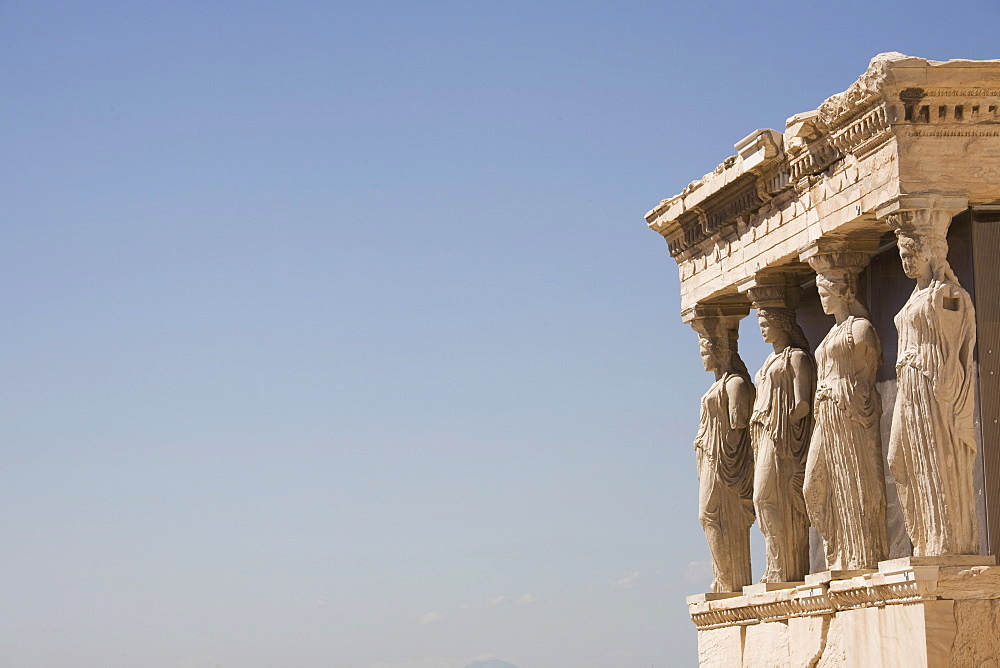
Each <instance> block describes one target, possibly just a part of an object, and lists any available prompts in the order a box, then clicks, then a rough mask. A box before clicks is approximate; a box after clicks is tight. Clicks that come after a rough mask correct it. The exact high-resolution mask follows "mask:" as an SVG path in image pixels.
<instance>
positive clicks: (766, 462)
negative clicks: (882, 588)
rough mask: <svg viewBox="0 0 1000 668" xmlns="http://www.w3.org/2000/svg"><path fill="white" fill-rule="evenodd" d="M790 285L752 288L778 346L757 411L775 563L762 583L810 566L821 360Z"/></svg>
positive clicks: (757, 451) (757, 489)
mask: <svg viewBox="0 0 1000 668" xmlns="http://www.w3.org/2000/svg"><path fill="white" fill-rule="evenodd" d="M788 292H789V290H788V288H786V287H785V286H783V285H774V286H759V287H754V288H750V289H749V290H748V295H749V296H750V298H751V299H752V300H753V303H754V306H755V307H756V308H757V318H758V320H759V322H760V330H761V335H762V336H763V337H764V341H766V342H767V343H770V344H772V345H773V346H774V352H772V353H771V354H770V355H768V357H767V359H766V360H765V361H764V365H763V366H762V367H761V368H760V371H758V372H757V378H756V382H757V400H756V401H755V402H754V407H753V413H752V414H751V416H750V433H751V438H752V442H753V449H754V463H755V465H754V495H753V500H754V507H755V508H756V510H757V517H758V519H759V520H760V530H761V532H762V533H763V534H764V545H765V549H766V555H767V564H766V567H765V570H764V575H763V577H762V578H761V582H798V581H801V580H803V579H804V578H805V575H806V574H807V573H808V572H809V516H808V514H807V512H806V504H805V499H804V497H803V494H802V487H803V484H804V481H805V470H806V455H807V453H808V451H809V437H810V435H811V434H812V427H813V416H812V403H813V392H814V390H815V384H816V367H815V363H814V362H813V358H812V355H810V354H809V344H808V342H807V341H806V337H805V334H804V333H803V332H802V328H801V327H799V325H798V323H797V322H796V321H795V309H794V308H788V307H787V305H788V304H790V303H793V300H791V299H789V298H788Z"/></svg>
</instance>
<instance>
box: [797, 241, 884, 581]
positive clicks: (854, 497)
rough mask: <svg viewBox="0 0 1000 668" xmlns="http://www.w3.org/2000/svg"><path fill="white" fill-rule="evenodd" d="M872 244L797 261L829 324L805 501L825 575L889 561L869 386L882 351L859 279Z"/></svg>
mask: <svg viewBox="0 0 1000 668" xmlns="http://www.w3.org/2000/svg"><path fill="white" fill-rule="evenodd" d="M877 248H878V240H877V239H873V238H869V239H862V240H847V239H820V240H818V241H816V242H814V243H813V244H812V245H810V246H808V247H807V248H805V249H803V250H802V251H801V252H800V254H799V256H800V258H801V259H803V260H805V261H807V262H808V263H809V266H811V267H812V268H813V269H814V270H815V271H816V287H817V289H818V290H819V296H820V301H821V302H822V305H823V311H824V312H826V313H828V314H830V315H832V316H834V318H835V320H836V324H834V326H833V327H832V328H831V329H830V331H829V332H828V333H827V335H826V336H825V337H824V338H823V341H822V342H821V343H820V344H819V347H818V348H817V349H816V368H817V376H816V395H815V398H814V402H813V414H814V425H813V435H812V440H811V441H810V446H809V455H808V457H807V461H806V471H805V486H804V490H803V493H804V496H805V502H806V509H807V511H808V513H809V518H810V520H811V521H812V524H813V526H815V527H816V529H817V530H818V531H819V533H820V535H821V536H822V537H823V542H824V551H825V555H826V567H827V569H828V570H832V571H852V570H867V569H874V568H876V567H877V566H878V562H879V561H880V560H882V559H885V558H886V557H887V556H888V555H887V552H888V548H887V540H886V500H885V479H884V477H883V474H884V468H883V463H882V442H881V436H880V434H879V419H880V417H881V414H882V401H881V397H880V396H879V392H878V390H877V389H876V387H875V380H876V373H877V371H878V368H879V366H880V365H881V359H882V350H881V344H880V342H879V338H878V335H877V334H876V332H875V328H874V327H873V326H872V323H871V320H870V316H869V313H868V309H867V307H866V306H865V305H864V303H863V302H862V301H861V299H860V297H859V295H858V273H859V272H860V271H861V269H863V268H864V267H865V266H866V265H867V264H868V261H869V259H870V258H871V256H872V254H873V253H874V251H875V250H876V249H877Z"/></svg>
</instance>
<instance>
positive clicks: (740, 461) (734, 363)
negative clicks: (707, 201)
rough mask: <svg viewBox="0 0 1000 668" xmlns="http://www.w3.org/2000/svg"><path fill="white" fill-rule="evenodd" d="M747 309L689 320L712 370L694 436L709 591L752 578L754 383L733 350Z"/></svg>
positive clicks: (733, 586) (738, 585)
mask: <svg viewBox="0 0 1000 668" xmlns="http://www.w3.org/2000/svg"><path fill="white" fill-rule="evenodd" d="M745 314H746V311H745V310H744V312H743V314H742V315H732V314H728V315H723V314H720V313H718V312H716V313H714V314H712V315H704V312H702V313H701V314H699V313H696V315H695V317H694V318H693V319H692V320H691V326H692V327H693V328H694V329H695V331H697V332H698V339H699V346H700V348H701V354H702V360H703V362H704V364H705V369H706V371H714V372H715V376H716V380H715V382H714V383H713V384H712V386H711V387H710V388H709V390H708V392H706V393H705V396H703V397H702V399H701V419H700V424H699V426H698V434H697V436H696V437H695V440H694V449H695V456H696V460H697V465H698V481H699V497H698V516H699V520H700V521H701V525H702V527H703V528H704V530H705V537H706V539H707V540H708V548H709V552H710V553H711V557H712V570H713V574H714V577H713V581H712V591H713V592H739V591H741V590H742V588H743V586H744V585H748V584H750V583H751V578H752V575H751V570H750V526H751V525H752V524H753V522H754V511H753V501H752V497H753V453H752V450H751V445H750V438H749V437H750V434H749V429H748V428H747V418H748V416H749V412H750V407H751V406H752V405H753V398H754V388H753V384H752V383H751V382H750V376H749V374H748V373H747V370H746V366H745V365H744V364H743V362H742V360H740V357H739V354H738V352H737V338H738V336H739V320H740V318H741V317H743V315H745Z"/></svg>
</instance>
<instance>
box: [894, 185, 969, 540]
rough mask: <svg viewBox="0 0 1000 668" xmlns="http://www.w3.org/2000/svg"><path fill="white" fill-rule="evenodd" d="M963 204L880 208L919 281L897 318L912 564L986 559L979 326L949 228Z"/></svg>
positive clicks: (900, 451)
mask: <svg viewBox="0 0 1000 668" xmlns="http://www.w3.org/2000/svg"><path fill="white" fill-rule="evenodd" d="M967 206H968V200H967V198H966V197H964V196H949V195H901V196H900V197H899V198H898V199H897V200H896V201H894V202H891V203H890V204H889V205H887V206H885V207H882V208H881V209H880V210H879V211H878V212H877V213H878V214H879V215H880V216H883V217H884V218H885V220H886V222H888V223H889V226H890V227H892V229H893V231H894V232H895V233H896V237H897V241H898V247H899V255H900V258H901V259H902V262H903V271H904V272H905V273H906V275H907V276H908V277H910V278H912V279H914V280H915V281H916V285H915V286H914V288H913V292H912V293H911V294H910V297H909V299H908V300H907V302H906V304H905V305H904V306H903V308H902V309H901V310H900V311H899V313H898V314H897V315H896V318H895V322H896V329H897V331H898V333H899V352H898V354H897V358H896V379H897V381H896V382H897V394H896V404H895V407H894V409H893V415H892V430H891V432H890V437H889V469H890V471H891V472H892V475H893V477H894V478H895V479H896V487H897V489H898V490H899V498H900V504H901V506H902V509H903V518H904V521H905V523H906V531H907V533H908V534H909V536H910V540H911V541H912V542H913V553H914V555H915V556H940V555H969V554H978V553H979V528H978V522H977V518H976V498H975V489H974V484H973V466H974V464H975V460H976V449H977V446H976V437H975V427H974V412H975V391H976V389H975V386H976V378H975V367H974V365H973V351H974V349H975V345H976V318H975V310H974V308H973V305H972V299H971V298H970V297H969V293H968V292H966V291H965V289H963V288H962V286H961V285H960V284H959V282H958V279H957V278H956V276H955V273H954V272H953V271H952V269H951V266H950V265H949V264H948V242H947V234H948V228H949V226H950V225H951V219H952V217H953V216H954V215H955V214H957V213H959V212H961V211H964V210H965V209H966V208H967Z"/></svg>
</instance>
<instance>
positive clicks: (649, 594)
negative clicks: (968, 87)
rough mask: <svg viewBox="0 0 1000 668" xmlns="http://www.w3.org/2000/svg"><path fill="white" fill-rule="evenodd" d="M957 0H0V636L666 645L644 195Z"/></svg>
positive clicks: (689, 510) (679, 517)
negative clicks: (0, 313) (751, 0)
mask: <svg viewBox="0 0 1000 668" xmlns="http://www.w3.org/2000/svg"><path fill="white" fill-rule="evenodd" d="M946 10H947V8H946V7H943V6H942V5H940V4H939V3H934V4H932V3H920V2H916V3H915V2H905V3H904V2H886V3H877V4H868V3H860V2H843V3H838V4H837V5H836V6H834V5H830V4H824V3H791V2H787V3H786V2H774V3H759V4H756V5H747V4H745V3H736V2H712V3H669V2H658V3H657V2H648V3H644V2H627V3H586V2H580V3H554V2H540V3H519V2H508V3H487V2H412V3H403V2H395V3H390V2H372V3H364V4H362V3H296V2H280V3H278V2H274V3H266V2H245V3H235V2H171V3H156V2H146V3H124V2H122V3H104V2H73V3H51V2H39V1H35V2H13V1H9V0H8V1H6V2H3V3H0V88H2V90H3V91H4V95H3V96H2V99H0V123H2V127H3V128H4V133H3V135H4V137H3V140H2V146H3V154H4V158H5V159H4V160H3V161H0V189H2V192H3V197H2V198H0V201H2V204H0V206H2V211H3V216H2V220H3V228H2V230H3V242H2V243H0V303H2V304H3V306H4V311H5V316H6V317H5V318H4V319H3V324H2V326H0V337H2V340H3V342H4V350H5V354H3V355H0V379H2V380H0V443H2V446H3V449H2V452H3V464H2V466H0V487H2V489H3V490H4V491H3V495H2V503H0V526H2V533H3V535H4V536H5V539H4V540H3V545H4V548H3V549H2V550H0V572H3V573H4V574H5V576H4V577H3V578H0V583H2V585H0V596H2V597H3V599H4V602H5V604H4V606H3V609H4V612H0V664H2V665H5V666H8V665H9V666H15V667H19V666H33V667H45V666H52V667H62V666H102V667H109V668H112V667H118V666H121V667H123V668H124V667H126V666H127V667H133V666H140V665H141V666H151V667H159V666H163V667H171V668H173V667H177V668H181V667H183V668H202V667H209V666H224V667H227V668H228V667H240V668H245V667H249V668H254V667H258V666H260V667H263V666H293V665H294V666H350V667H354V666H357V667H362V668H374V667H376V666H377V667H379V668H462V666H465V665H466V664H467V663H469V662H471V661H473V660H476V659H483V658H499V659H504V660H507V661H510V662H511V663H513V664H515V665H517V666H518V668H541V667H551V666H555V667H560V666H574V667H587V666H593V667H595V668H596V667H607V666H610V667H617V666H623V667H625V666H650V665H652V666H656V667H660V666H668V665H690V664H691V663H692V662H693V661H694V657H695V654H696V649H695V633H694V628H693V626H692V625H691V623H690V621H689V620H688V618H687V615H686V608H685V605H684V596H685V595H687V594H690V593H695V592H698V591H704V589H705V588H706V587H707V585H708V580H709V578H708V575H707V571H706V562H707V549H706V548H705V545H704V538H703V535H702V533H701V530H700V527H699V525H698V523H697V519H696V481H695V472H694V457H693V453H692V450H691V445H690V443H691V439H692V437H693V435H694V431H695V428H696V425H697V410H698V400H699V397H700V395H701V393H702V392H704V390H705V389H706V388H707V387H708V385H709V384H710V382H711V377H710V376H709V375H708V374H706V373H705V372H704V371H702V370H701V368H700V360H699V357H698V354H697V346H696V339H695V335H694V333H693V332H692V331H691V330H690V329H689V328H688V327H687V326H685V325H683V324H681V322H680V320H679V317H678V304H679V299H678V283H677V274H676V267H675V265H674V263H673V261H672V260H671V259H670V257H669V255H668V254H667V248H666V245H665V244H664V243H663V242H662V240H661V239H659V238H658V237H657V236H656V235H655V234H654V233H652V232H650V231H649V230H647V229H646V227H645V223H644V221H643V218H642V216H643V214H644V213H645V212H646V211H647V210H648V209H650V208H651V207H652V206H653V205H655V204H656V203H657V202H658V201H659V200H660V199H662V198H663V197H667V196H670V195H672V194H674V193H676V192H678V191H679V190H680V189H681V188H683V187H684V186H685V185H686V184H687V183H688V182H690V181H692V180H695V179H697V178H700V176H701V175H702V174H703V173H705V172H707V171H710V170H711V169H713V168H714V167H715V165H716V164H718V163H719V162H721V161H722V160H723V159H724V158H725V157H727V156H728V155H730V154H732V153H733V148H732V145H733V144H734V143H735V142H737V141H738V140H739V139H741V138H742V137H744V136H746V135H747V134H749V133H750V132H751V131H753V130H755V129H757V128H762V127H771V128H776V129H779V130H781V129H783V125H784V120H785V118H787V117H788V116H791V115H792V114H794V113H797V112H800V111H806V110H809V109H813V108H815V107H816V106H817V105H818V104H819V103H820V102H822V101H823V99H824V98H825V97H827V96H829V95H831V94H834V93H836V92H839V91H841V90H843V89H844V88H846V87H847V86H848V85H850V83H851V82H852V81H853V80H854V79H855V78H857V76H859V75H860V74H861V73H862V72H863V71H864V69H865V67H866V66H867V63H868V60H869V59H870V58H871V57H872V56H874V55H875V54H877V53H879V52H882V51H893V50H895V51H901V52H904V53H907V54H909V55H914V56H921V57H925V58H934V59H948V58H973V59H978V58H991V57H1000V52H997V51H996V37H995V29H996V26H997V19H998V18H1000V8H998V6H997V5H996V4H995V3H993V2H986V1H976V0H972V1H971V2H968V3H965V4H964V5H963V9H962V11H960V12H957V11H956V12H948V11H946ZM745 324H748V325H749V326H748V327H744V336H743V342H742V343H741V345H742V349H743V351H744V358H745V359H746V361H747V364H748V366H750V367H751V368H754V369H755V368H756V367H757V366H758V365H759V364H760V362H761V361H762V360H763V358H764V356H765V355H766V348H765V347H764V344H763V343H761V342H759V341H758V340H757V339H758V338H759V337H758V335H757V333H756V331H755V328H754V327H753V326H752V325H753V323H745ZM754 532H755V540H756V529H754ZM758 548H759V546H758ZM758 555H759V549H758ZM759 570H760V559H759V558H758V561H757V564H756V567H755V572H758V571H759Z"/></svg>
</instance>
